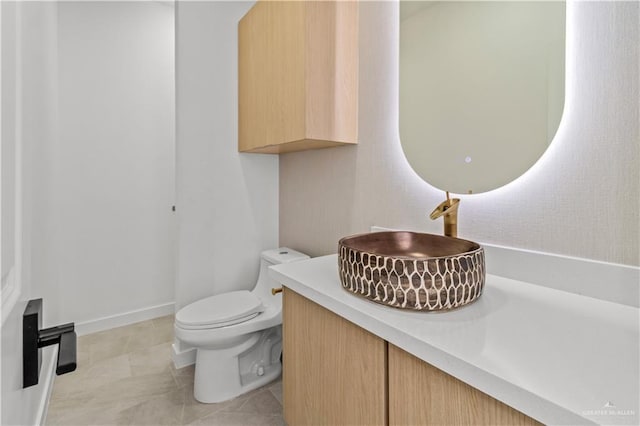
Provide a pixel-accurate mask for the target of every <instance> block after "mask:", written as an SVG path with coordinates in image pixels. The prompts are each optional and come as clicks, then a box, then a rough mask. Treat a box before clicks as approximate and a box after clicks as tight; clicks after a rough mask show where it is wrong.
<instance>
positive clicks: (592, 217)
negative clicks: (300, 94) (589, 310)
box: [280, 2, 640, 265]
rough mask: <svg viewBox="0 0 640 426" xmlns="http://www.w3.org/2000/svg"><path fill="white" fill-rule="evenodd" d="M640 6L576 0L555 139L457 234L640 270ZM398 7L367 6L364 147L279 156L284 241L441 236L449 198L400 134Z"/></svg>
mask: <svg viewBox="0 0 640 426" xmlns="http://www.w3.org/2000/svg"><path fill="white" fill-rule="evenodd" d="M638 9H639V8H638V3H636V2H611V3H605V2H597V3H596V2H571V3H570V4H569V5H568V9H567V21H568V22H567V32H568V34H567V39H568V40H567V42H568V46H567V97H566V108H565V116H564V118H563V121H562V123H561V125H560V129H559V131H558V134H557V136H556V138H555V140H554V142H553V143H552V145H551V147H550V148H549V149H548V150H547V152H546V153H545V155H544V156H543V157H542V159H541V160H540V161H539V162H538V163H537V164H536V165H535V166H534V167H533V168H532V169H530V170H529V171H528V172H527V173H526V174H525V175H524V176H522V177H521V178H519V179H518V180H516V181H515V182H513V183H511V184H509V185H507V186H505V187H502V188H500V189H498V190H495V191H492V192H489V193H485V194H477V195H471V196H469V195H467V196H461V198H462V204H461V207H460V212H459V213H460V218H459V234H460V236H461V237H462V238H469V239H473V240H477V241H480V242H485V243H493V244H499V245H504V246H511V247H518V248H526V249H530V250H539V251H544V252H549V253H558V254H564V255H570V256H578V257H584V258H588V259H596V260H602V261H609V262H616V263H623V264H631V265H638V264H639V263H640V262H639V252H638V241H639V239H640V238H639V237H640V229H639V228H640V226H639V222H640V218H639V216H638V212H639V210H640V206H639V204H640V173H639V169H640V167H639V154H640V153H639V145H640V140H639V138H640V137H639V133H640V132H639V123H638V121H639V120H638V118H639V107H638V99H639V96H640V95H639V93H638V65H639V64H638V57H639V56H640V55H639V51H638V45H639V44H638V43H639V42H640V40H639V37H640V31H639V28H638V18H639V10H638ZM398 29H399V24H398V5H397V3H395V2H363V3H361V6H360V98H359V102H360V117H359V145H358V146H355V147H341V148H331V149H325V150H318V151H307V152H301V153H291V154H286V155H282V156H281V157H280V243H281V245H286V246H289V247H292V248H295V249H299V250H301V251H303V252H306V253H309V254H310V255H314V256H317V255H322V254H329V253H335V252H336V246H337V241H338V239H339V238H340V237H342V236H344V235H348V234H353V233H359V232H367V231H368V230H369V227H370V226H371V225H379V226H384V227H391V228H404V229H415V230H420V231H425V232H432V233H441V232H442V223H441V222H433V221H431V220H429V218H428V213H429V212H431V210H432V209H433V208H434V207H435V206H436V205H437V204H438V203H439V202H440V201H442V199H443V196H444V194H442V193H441V192H440V191H437V190H436V189H435V188H433V187H431V186H430V185H429V184H427V183H425V182H423V181H422V180H421V179H420V178H418V177H417V176H416V175H415V174H414V172H413V171H412V170H411V168H410V167H409V165H408V164H407V162H406V160H405V158H404V155H403V153H402V150H401V147H400V142H399V138H398Z"/></svg>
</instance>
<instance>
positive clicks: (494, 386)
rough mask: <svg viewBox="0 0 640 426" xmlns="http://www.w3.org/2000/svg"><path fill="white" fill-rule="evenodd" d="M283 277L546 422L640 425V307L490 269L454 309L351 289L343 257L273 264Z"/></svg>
mask: <svg viewBox="0 0 640 426" xmlns="http://www.w3.org/2000/svg"><path fill="white" fill-rule="evenodd" d="M269 273H270V275H271V277H272V278H274V279H275V280H276V281H277V282H279V283H281V284H282V285H284V286H286V287H288V288H290V289H292V290H294V291H295V292H297V293H299V294H301V295H302V296H304V297H306V298H308V299H310V300H312V301H313V302H315V303H317V304H319V305H321V306H323V307H325V308H326V309H328V310H330V311H332V312H334V313H336V314H337V315H339V316H341V317H344V318H345V319H347V320H349V321H351V322H353V323H354V324H356V325H358V326H360V327H362V328H364V329H366V330H368V331H369V332H371V333H373V334H375V335H377V336H379V337H381V338H382V339H384V340H387V341H388V342H389V343H392V344H394V345H396V346H398V347H400V348H402V349H404V350H405V351H407V352H409V353H411V354H413V355H414V356H416V357H418V358H420V359H422V360H424V361H426V362H428V363H430V364H431V365H433V366H435V367H437V368H439V369H441V370H442V371H444V372H446V373H448V374H450V375H452V376H454V377H456V378H458V379H460V380H462V381H464V382H466V383H468V384H469V385H471V386H473V387H475V388H477V389H479V390H481V391H483V392H485V393H487V394H488V395H490V396H492V397H494V398H496V399H498V400H500V401H502V402H504V403H505V404H507V405H510V406H511V407H513V408H515V409H517V410H519V411H521V412H523V413H524V414H526V415H528V416H530V417H533V418H534V419H537V420H538V421H540V422H543V423H545V424H628V425H637V424H640V416H639V414H640V413H639V411H640V407H639V404H640V403H639V401H640V392H639V377H640V366H639V362H638V360H639V351H640V342H639V334H640V331H639V322H640V315H639V312H640V311H639V309H638V308H635V307H631V306H625V305H620V304H616V303H612V302H607V301H602V300H598V299H594V298H591V297H586V296H581V295H577V294H573V293H568V292H564V291H560V290H555V289H551V288H547V287H542V286H538V285H534V284H530V283H526V282H522V281H517V280H513V279H508V278H503V277H499V276H495V275H487V278H486V284H485V288H484V292H483V295H482V296H481V297H480V298H479V299H478V300H477V301H476V302H474V303H472V304H470V305H468V306H466V307H464V308H461V309H457V310H453V311H447V312H431V313H427V312H415V311H406V310H399V309H395V308H390V307H385V306H382V305H378V304H376V303H373V302H370V301H368V300H366V299H364V298H360V297H358V296H356V295H354V294H352V293H350V292H348V291H346V290H344V289H343V288H342V286H341V284H340V279H339V277H338V259H337V255H329V256H323V257H317V258H313V259H310V260H305V261H301V262H295V263H289V264H283V265H277V266H273V267H271V268H270V272H269Z"/></svg>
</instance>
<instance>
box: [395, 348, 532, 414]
mask: <svg viewBox="0 0 640 426" xmlns="http://www.w3.org/2000/svg"><path fill="white" fill-rule="evenodd" d="M388 351H389V352H388V353H389V370H388V373H389V383H388V394H389V424H390V425H398V426H400V425H477V426H482V425H487V426H488V425H505V426H510V425H527V426H534V425H540V424H541V423H538V422H537V421H535V420H534V419H532V418H530V417H527V416H525V415H524V414H522V413H521V412H519V411H517V410H514V409H513V408H511V407H509V406H508V405H505V404H503V403H501V402H500V401H498V400H496V399H494V398H492V397H490V396H489V395H487V394H485V393H482V392H480V391H479V390H477V389H475V388H473V387H471V386H469V385H468V384H466V383H464V382H461V381H460V380H458V379H456V378H454V377H452V376H450V375H448V374H447V373H444V372H442V371H441V370H438V369H437V368H435V367H433V366H432V365H430V364H428V363H426V362H424V361H422V360H421V359H419V358H416V357H415V356H413V355H411V354H409V353H407V352H405V351H403V350H402V349H400V348H398V347H396V346H394V345H392V344H389V349H388Z"/></svg>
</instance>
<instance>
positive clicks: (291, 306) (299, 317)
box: [282, 288, 387, 426]
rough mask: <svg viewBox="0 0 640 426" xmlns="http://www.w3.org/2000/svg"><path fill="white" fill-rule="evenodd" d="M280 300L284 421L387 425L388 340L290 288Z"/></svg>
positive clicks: (312, 423)
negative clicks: (281, 307)
mask: <svg viewBox="0 0 640 426" xmlns="http://www.w3.org/2000/svg"><path fill="white" fill-rule="evenodd" d="M283 304H284V305H283V364H284V365H283V379H282V383H283V391H284V394H283V397H284V401H283V402H284V418H285V421H286V422H287V424H288V425H290V426H295V425H384V424H386V423H387V401H386V389H385V381H386V377H387V369H386V361H387V359H386V354H387V343H386V342H385V341H384V340H382V339H380V338H379V337H376V336H374V335H373V334H371V333H369V332H367V331H365V330H363V329H362V328H360V327H358V326H356V325H354V324H353V323H351V322H349V321H347V320H345V319H344V318H341V317H339V316H338V315H335V314H334V313H332V312H330V311H328V310H327V309H325V308H322V307H321V306H319V305H317V304H315V303H313V302H311V301H310V300H308V299H306V298H304V297H302V296H300V295H299V294H297V293H295V292H293V291H292V290H290V289H287V288H285V289H284V300H283Z"/></svg>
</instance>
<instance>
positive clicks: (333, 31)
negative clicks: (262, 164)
mask: <svg viewBox="0 0 640 426" xmlns="http://www.w3.org/2000/svg"><path fill="white" fill-rule="evenodd" d="M357 115H358V4H357V2H356V1H269V0H262V1H258V2H257V3H256V4H255V5H254V6H253V7H252V8H251V10H249V12H247V14H246V15H245V16H244V17H243V18H242V19H241V20H240V23H239V24H238V127H239V128H238V150H239V151H243V152H258V153H270V154H274V153H283V152H290V151H300V150H306V149H314V148H325V147H330V146H337V145H343V144H355V143H357Z"/></svg>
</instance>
